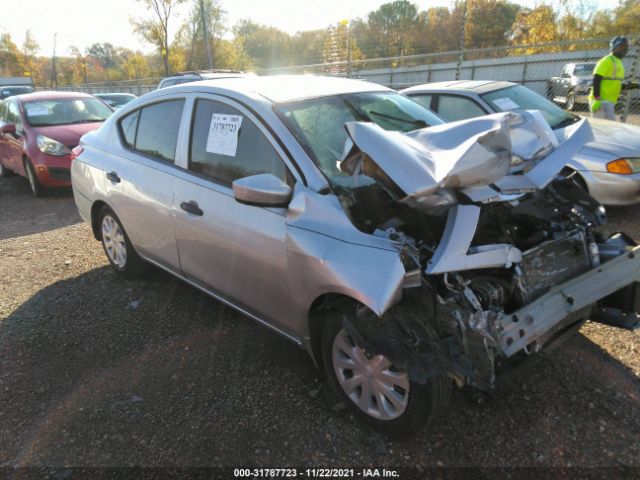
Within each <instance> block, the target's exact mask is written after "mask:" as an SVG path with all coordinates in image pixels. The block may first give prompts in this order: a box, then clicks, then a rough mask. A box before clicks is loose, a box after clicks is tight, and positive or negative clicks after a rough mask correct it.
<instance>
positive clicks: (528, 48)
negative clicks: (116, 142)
mask: <svg viewBox="0 0 640 480" xmlns="http://www.w3.org/2000/svg"><path fill="white" fill-rule="evenodd" d="M639 45H640V36H637V37H632V38H630V48H629V53H628V55H627V56H626V57H625V58H624V61H623V63H624V66H625V72H626V78H627V79H628V80H633V81H637V78H638V73H639V72H638V69H639V65H638V63H639V61H638V58H639V50H640V46H639ZM608 53H609V39H604V38H597V39H587V40H572V41H563V42H552V43H540V44H534V45H515V46H513V45H510V46H504V47H493V48H482V49H473V50H456V51H449V52H438V53H429V54H421V55H408V56H401V57H387V58H374V59H365V60H354V61H351V60H349V59H348V58H347V59H346V60H343V61H335V62H325V63H316V64H309V65H299V66H293V67H278V68H269V69H259V70H257V71H256V73H257V74H259V75H274V74H301V73H311V74H319V75H334V76H344V77H350V78H359V79H363V80H367V81H370V82H374V83H378V84H381V85H385V86H388V87H391V88H394V89H402V88H406V87H410V86H414V85H419V84H424V83H433V82H444V81H454V80H503V81H510V82H515V83H520V84H522V85H525V86H526V87H528V88H530V89H531V90H533V91H535V92H537V93H539V94H540V95H543V96H544V97H546V98H549V99H550V100H553V101H554V102H556V103H557V104H559V105H560V106H563V107H564V108H566V109H568V110H574V111H577V112H578V113H581V112H583V113H586V112H587V110H588V109H587V104H586V102H587V95H588V90H589V88H590V86H591V79H592V72H593V67H594V66H595V63H596V62H597V61H598V60H599V59H600V58H602V57H603V56H605V55H607V54H608ZM159 81H160V78H145V79H139V80H126V81H116V82H101V83H89V84H84V85H70V86H65V87H59V89H60V90H74V91H83V92H88V93H101V92H127V93H133V94H136V95H141V94H144V93H147V92H149V91H151V90H154V89H155V88H156V86H157V84H158V82H159ZM616 112H617V114H618V115H620V117H621V119H622V120H623V121H627V120H629V121H630V122H633V123H637V124H640V91H638V90H632V91H627V92H623V94H622V95H621V97H620V100H619V102H618V105H617V106H616Z"/></svg>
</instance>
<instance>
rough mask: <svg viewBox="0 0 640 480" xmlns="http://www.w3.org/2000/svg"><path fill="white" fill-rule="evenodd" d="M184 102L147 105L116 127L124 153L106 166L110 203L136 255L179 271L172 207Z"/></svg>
mask: <svg viewBox="0 0 640 480" xmlns="http://www.w3.org/2000/svg"><path fill="white" fill-rule="evenodd" d="M184 105H185V98H183V97H175V98H169V99H166V100H161V101H157V102H155V103H152V104H148V105H145V106H143V107H141V108H139V109H137V110H135V111H133V112H131V113H130V114H128V115H127V116H125V117H123V118H122V119H120V120H119V122H118V128H119V133H120V136H121V141H122V142H123V144H124V145H125V149H124V150H123V154H121V155H109V159H108V161H107V162H105V172H104V174H105V176H106V180H105V182H106V190H107V197H108V203H109V204H110V205H111V206H112V207H113V208H114V210H115V212H116V214H117V215H118V217H119V218H120V221H121V222H122V224H123V226H124V228H125V230H126V232H127V234H128V236H129V238H130V239H131V241H132V243H133V245H134V247H135V248H136V250H137V251H138V252H139V253H141V254H142V255H143V256H144V257H146V258H148V259H149V260H152V261H154V262H156V263H159V264H161V265H163V266H165V267H167V268H169V269H171V270H174V271H178V270H179V265H180V264H179V261H178V251H177V247H176V241H175V234H174V229H173V221H172V218H171V215H172V214H171V207H172V202H173V185H174V173H175V171H176V169H177V167H176V166H175V161H176V146H177V143H178V137H179V132H180V125H181V123H182V117H183V114H184Z"/></svg>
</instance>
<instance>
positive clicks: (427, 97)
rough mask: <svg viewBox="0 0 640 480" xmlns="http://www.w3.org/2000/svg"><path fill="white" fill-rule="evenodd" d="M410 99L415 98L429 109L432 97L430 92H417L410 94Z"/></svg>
mask: <svg viewBox="0 0 640 480" xmlns="http://www.w3.org/2000/svg"><path fill="white" fill-rule="evenodd" d="M410 98H411V100H415V101H416V102H418V103H419V104H420V105H422V106H423V107H425V108H428V109H429V110H431V100H432V99H433V95H431V94H430V93H419V94H417V95H410Z"/></svg>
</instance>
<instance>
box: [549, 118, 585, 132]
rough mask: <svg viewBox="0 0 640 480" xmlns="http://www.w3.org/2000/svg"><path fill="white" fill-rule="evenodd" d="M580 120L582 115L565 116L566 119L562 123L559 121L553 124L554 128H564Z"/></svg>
mask: <svg viewBox="0 0 640 480" xmlns="http://www.w3.org/2000/svg"><path fill="white" fill-rule="evenodd" d="M578 120H580V117H576V116H573V115H572V116H570V117H569V118H565V119H564V120H562V121H561V122H560V123H557V124H555V125H554V126H553V129H554V130H555V129H556V128H563V127H566V126H567V125H573V124H574V123H576V122H577V121H578Z"/></svg>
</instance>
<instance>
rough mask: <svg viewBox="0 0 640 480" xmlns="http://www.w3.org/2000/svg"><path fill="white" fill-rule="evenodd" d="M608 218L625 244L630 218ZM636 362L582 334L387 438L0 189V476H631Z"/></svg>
mask: <svg viewBox="0 0 640 480" xmlns="http://www.w3.org/2000/svg"><path fill="white" fill-rule="evenodd" d="M611 219H612V223H613V224H614V225H616V226H623V228H625V229H627V230H628V231H630V232H631V233H632V234H633V235H634V236H635V237H636V238H640V207H633V208H625V209H616V210H613V211H612V212H611ZM283 308H284V306H283ZM639 353H640V333H639V332H634V333H631V332H627V331H621V330H616V329H613V328H609V327H604V326H601V325H598V324H589V323H588V324H587V325H586V326H585V327H584V328H583V329H582V331H581V334H580V335H577V336H575V337H574V338H572V339H570V340H569V341H568V342H567V343H566V344H565V345H564V347H563V348H562V349H561V350H558V351H555V352H553V353H552V354H550V355H549V356H548V357H547V358H546V359H545V360H543V361H542V362H541V363H540V364H539V365H538V366H537V367H536V368H535V369H534V370H533V371H531V372H530V373H529V374H528V375H527V376H526V377H525V378H523V379H519V380H516V381H512V382H510V383H507V384H504V385H501V386H500V387H499V388H498V390H497V391H496V392H495V394H494V395H493V397H492V401H491V402H490V403H489V404H488V405H486V406H485V407H482V408H480V407H477V406H473V405H471V404H469V403H467V401H466V400H465V399H464V397H463V396H462V395H461V394H455V395H454V398H453V401H452V404H451V407H450V408H449V410H448V412H447V415H446V416H443V417H442V418H440V419H439V420H438V421H436V422H435V423H434V424H433V425H432V427H431V429H430V431H424V432H422V433H421V434H419V435H417V436H415V437H413V438H410V439H406V440H402V441H398V440H391V439H389V438H386V437H383V436H381V435H379V434H376V433H374V432H373V431H371V430H369V429H368V428H367V427H365V426H363V425H361V424H360V423H358V422H356V421H355V420H354V418H353V417H352V415H351V414H350V413H349V412H348V411H347V410H345V409H344V407H343V405H341V404H339V403H338V400H337V397H335V396H334V395H333V393H332V392H330V391H329V388H328V386H327V385H326V384H325V383H324V381H323V379H322V377H321V376H320V375H319V374H318V372H317V371H316V370H315V369H314V367H313V365H312V363H311V361H310V359H309V358H308V357H307V355H306V354H305V352H303V351H302V350H299V349H298V348H297V347H296V346H294V345H293V344H291V343H289V342H288V341H287V340H285V339H283V338H281V337H279V336H277V335H275V334H273V333H271V332H270V331H268V330H266V329H265V328H263V327H261V326H259V325H257V324H255V323H253V322H252V321H251V320H249V319H246V318H245V317H243V316H241V315H240V314H238V313H236V312H235V311H232V310H231V309H229V308H227V307H224V306H223V305H221V304H220V303H218V302H216V301H215V300H212V299H210V298H209V297H207V296H205V295H203V294H201V293H200V292H198V291H197V290H195V289H193V288H191V287H189V286H187V285H186V284H183V283H181V282H180V281H178V280H175V279H173V278H172V277H171V276H169V275H167V274H164V273H161V272H158V271H153V272H151V274H150V275H148V276H147V277H146V278H143V279H138V280H132V281H124V280H122V279H121V278H119V277H118V276H116V275H115V274H114V273H112V271H111V270H110V269H109V268H107V261H106V258H105V255H104V253H103V251H102V249H101V246H100V244H99V243H98V242H97V241H95V240H94V239H93V237H92V235H91V233H90V230H89V227H88V226H87V225H85V224H83V223H81V222H80V218H79V217H78V214H77V211H76V209H75V205H74V203H73V198H72V196H71V194H70V193H69V192H65V193H60V194H56V195H53V196H50V197H47V198H44V199H34V198H32V197H31V195H30V193H29V189H28V184H27V182H26V180H24V179H23V178H20V177H12V178H8V179H0V466H5V467H7V466H43V467H47V468H49V470H46V471H47V472H49V473H51V474H53V475H55V478H73V472H74V469H78V468H80V467H92V466H103V467H118V466H132V465H137V466H152V467H153V466H155V467H184V466H211V465H223V466H227V467H244V466H249V465H251V466H258V467H260V466H262V467H285V466H296V467H303V466H315V467H329V466H336V467H347V466H360V467H362V466H372V467H380V468H381V467H384V466H393V467H407V468H409V469H410V470H407V472H410V473H406V474H405V475H404V476H403V477H402V478H417V477H418V476H421V474H420V472H423V471H425V470H428V469H431V468H432V467H436V466H438V467H440V466H444V467H448V466H455V467H514V466H526V467H549V466H555V467H563V468H564V467H586V468H588V469H587V470H561V472H564V473H562V475H569V474H571V473H572V472H573V473H576V475H578V473H579V475H580V476H581V477H582V478H584V476H585V475H586V473H593V474H597V475H600V474H602V475H603V476H610V475H609V473H610V472H611V471H610V470H606V469H605V470H600V469H597V468H595V467H599V468H603V467H604V468H611V467H632V468H633V469H632V470H625V471H624V472H621V473H620V472H618V473H616V474H615V475H614V476H615V477H617V478H620V475H621V474H623V473H624V474H625V475H627V476H629V475H633V473H640V442H639V441H638V439H639V438H640V415H638V413H639V412H640V357H639V355H638V354H639ZM534 471H535V472H537V473H538V474H540V475H542V476H546V473H543V472H546V471H540V470H534ZM462 472H467V471H466V470H463V471H462ZM5 473H7V472H6V471H5ZM540 475H538V478H540ZM0 476H2V470H0ZM500 476H501V477H504V475H500ZM476 478H478V477H476ZM563 478H564V477H563Z"/></svg>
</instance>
